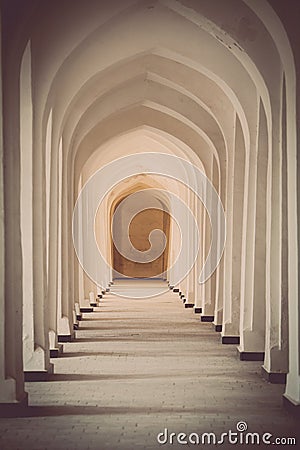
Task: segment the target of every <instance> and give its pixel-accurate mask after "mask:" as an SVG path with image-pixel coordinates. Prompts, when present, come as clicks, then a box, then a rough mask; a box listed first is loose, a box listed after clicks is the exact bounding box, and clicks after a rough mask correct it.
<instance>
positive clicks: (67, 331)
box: [56, 138, 73, 342]
mask: <svg viewBox="0 0 300 450" xmlns="http://www.w3.org/2000/svg"><path fill="white" fill-rule="evenodd" d="M64 207H65V204H64V202H63V142H62V138H61V139H60V142H59V150H58V232H57V236H58V238H57V292H56V295H57V332H58V342H65V341H70V340H71V338H72V335H73V330H72V327H71V323H72V320H73V318H72V314H71V317H70V315H69V305H68V299H67V298H66V291H65V290H64V287H65V285H66V284H65V283H66V281H64V280H63V277H64V276H65V273H64V270H65V266H64V263H63V256H64V252H63V231H64V229H63V220H64V214H63V208H64Z"/></svg>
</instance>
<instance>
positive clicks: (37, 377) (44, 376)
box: [24, 364, 54, 381]
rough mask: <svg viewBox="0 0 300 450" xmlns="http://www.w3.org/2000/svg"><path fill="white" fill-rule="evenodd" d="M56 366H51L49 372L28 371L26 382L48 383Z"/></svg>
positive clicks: (25, 377) (25, 376) (25, 375)
mask: <svg viewBox="0 0 300 450" xmlns="http://www.w3.org/2000/svg"><path fill="white" fill-rule="evenodd" d="M53 369H54V366H53V364H50V367H49V369H48V370H30V371H29V370H28V371H24V381H47V380H48V378H49V375H51V374H52V373H53Z"/></svg>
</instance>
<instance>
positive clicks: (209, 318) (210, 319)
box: [201, 316, 215, 322]
mask: <svg viewBox="0 0 300 450" xmlns="http://www.w3.org/2000/svg"><path fill="white" fill-rule="evenodd" d="M214 320H215V316H201V322H213V321H214Z"/></svg>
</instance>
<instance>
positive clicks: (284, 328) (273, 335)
mask: <svg viewBox="0 0 300 450" xmlns="http://www.w3.org/2000/svg"><path fill="white" fill-rule="evenodd" d="M280 96H281V102H280V109H279V111H277V110H276V109H275V107H274V108H273V110H274V114H273V132H272V138H273V142H272V164H271V166H270V176H271V177H272V178H271V180H269V183H268V189H269V192H268V194H269V195H268V201H269V204H268V224H269V230H270V231H269V232H270V234H271V236H270V239H268V240H267V242H268V245H267V283H266V300H267V303H266V344H265V360H264V365H263V375H264V376H265V377H266V378H267V379H268V380H269V381H271V382H272V381H274V382H281V383H285V380H286V373H287V372H288V317H287V316H288V305H287V302H288V248H287V245H288V243H287V239H288V229H287V225H288V224H287V215H288V211H287V136H286V94H285V81H284V76H283V74H282V83H281V95H280ZM264 127H265V129H266V124H265V123H264ZM266 133H267V131H265V134H266ZM261 165H262V163H261Z"/></svg>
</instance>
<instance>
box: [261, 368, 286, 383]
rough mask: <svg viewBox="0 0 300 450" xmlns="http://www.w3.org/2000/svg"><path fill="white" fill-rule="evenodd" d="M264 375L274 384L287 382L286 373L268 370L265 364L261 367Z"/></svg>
mask: <svg viewBox="0 0 300 450" xmlns="http://www.w3.org/2000/svg"><path fill="white" fill-rule="evenodd" d="M261 374H262V377H263V378H264V379H265V380H267V381H269V383H272V384H286V373H282V372H268V371H267V370H266V369H265V368H264V366H262V367H261Z"/></svg>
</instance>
